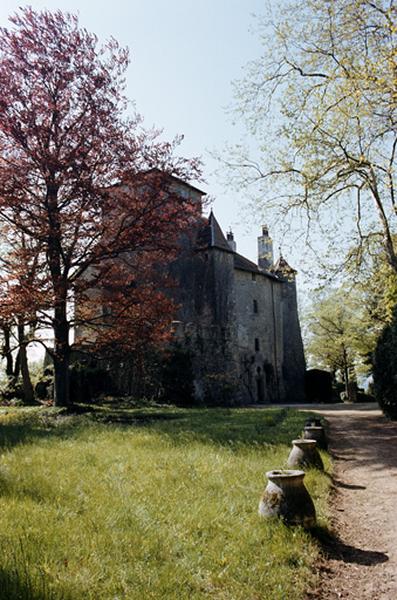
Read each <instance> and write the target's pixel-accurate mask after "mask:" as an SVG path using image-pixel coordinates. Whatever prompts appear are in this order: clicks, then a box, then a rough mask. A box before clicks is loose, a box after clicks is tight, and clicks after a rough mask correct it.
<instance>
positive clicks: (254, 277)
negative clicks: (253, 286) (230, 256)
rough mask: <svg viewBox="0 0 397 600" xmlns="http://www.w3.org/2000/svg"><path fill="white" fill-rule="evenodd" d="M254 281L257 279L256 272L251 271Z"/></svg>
mask: <svg viewBox="0 0 397 600" xmlns="http://www.w3.org/2000/svg"><path fill="white" fill-rule="evenodd" d="M251 276H252V281H256V273H251Z"/></svg>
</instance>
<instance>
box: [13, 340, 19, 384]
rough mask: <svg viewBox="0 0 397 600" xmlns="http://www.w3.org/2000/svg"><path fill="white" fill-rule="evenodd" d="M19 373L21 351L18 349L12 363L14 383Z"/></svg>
mask: <svg viewBox="0 0 397 600" xmlns="http://www.w3.org/2000/svg"><path fill="white" fill-rule="evenodd" d="M20 372H21V351H20V349H19V348H18V352H17V355H16V357H15V363H14V372H13V379H14V381H16V380H17V379H18V377H19V374H20Z"/></svg>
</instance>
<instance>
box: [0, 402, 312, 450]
mask: <svg viewBox="0 0 397 600" xmlns="http://www.w3.org/2000/svg"><path fill="white" fill-rule="evenodd" d="M127 406H128V405H125V404H124V403H123V404H122V403H117V402H114V403H113V404H112V405H111V406H109V405H106V406H100V405H97V406H89V405H79V406H77V407H75V409H74V410H73V413H70V411H69V412H66V411H59V410H58V409H51V408H50V409H48V408H46V409H41V410H40V409H38V410H36V409H35V410H34V411H31V412H23V410H21V411H20V412H18V410H15V411H12V414H10V415H9V417H10V418H9V419H7V418H6V419H5V420H4V419H0V448H11V447H13V446H15V445H17V444H26V443H32V442H34V441H37V440H40V439H45V438H58V439H69V438H73V437H78V435H79V432H81V430H82V428H87V427H90V426H93V425H95V426H99V427H101V426H103V427H115V428H120V427H121V428H123V429H124V428H126V427H128V428H134V427H136V428H142V427H144V428H149V429H150V430H151V431H155V432H156V433H160V434H165V435H167V436H169V437H170V438H172V439H173V440H174V441H175V443H178V444H179V443H180V444H185V443H189V442H191V441H200V442H204V443H211V444H214V443H215V444H219V445H227V446H233V445H236V446H237V445H258V444H271V445H273V444H285V445H288V446H290V445H291V440H292V439H294V438H296V437H297V436H299V435H300V433H301V431H302V430H303V427H304V423H305V420H306V419H307V417H308V413H303V412H298V411H294V410H293V409H290V408H269V409H266V410H264V409H263V408H262V409H244V408H175V407H169V408H168V407H164V406H162V407H160V406H159V407H145V408H127ZM14 415H15V418H13V416H14Z"/></svg>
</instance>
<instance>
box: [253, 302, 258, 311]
mask: <svg viewBox="0 0 397 600" xmlns="http://www.w3.org/2000/svg"><path fill="white" fill-rule="evenodd" d="M253 308H254V313H257V312H258V301H257V300H254V305H253Z"/></svg>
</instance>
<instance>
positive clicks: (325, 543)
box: [311, 526, 389, 567]
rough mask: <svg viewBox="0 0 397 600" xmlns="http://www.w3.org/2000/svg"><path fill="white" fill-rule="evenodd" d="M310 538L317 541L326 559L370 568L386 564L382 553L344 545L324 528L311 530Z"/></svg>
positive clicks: (385, 557)
mask: <svg viewBox="0 0 397 600" xmlns="http://www.w3.org/2000/svg"><path fill="white" fill-rule="evenodd" d="M311 534H312V536H313V537H314V538H315V539H316V540H317V541H318V543H319V544H320V546H321V549H322V551H323V553H324V555H325V557H326V558H327V559H333V560H340V561H342V562H344V563H352V564H356V565H364V566H368V567H369V566H372V565H377V564H380V563H384V562H387V561H388V560H389V557H388V555H387V554H385V553H384V552H377V551H375V550H363V549H361V548H356V547H355V546H350V545H349V544H345V542H343V541H342V540H341V539H340V538H338V536H337V535H335V534H334V533H332V532H330V531H329V530H328V529H326V528H325V527H319V526H317V527H315V528H314V529H312V530H311Z"/></svg>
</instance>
